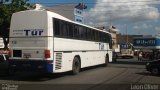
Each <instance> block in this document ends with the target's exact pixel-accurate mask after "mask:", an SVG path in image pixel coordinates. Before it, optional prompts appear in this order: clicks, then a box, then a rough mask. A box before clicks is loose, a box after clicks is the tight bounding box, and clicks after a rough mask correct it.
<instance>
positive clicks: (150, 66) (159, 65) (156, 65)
mask: <svg viewBox="0 0 160 90" xmlns="http://www.w3.org/2000/svg"><path fill="white" fill-rule="evenodd" d="M146 69H147V71H149V72H151V73H152V74H153V75H158V74H160V60H154V61H150V62H148V63H147V64H146Z"/></svg>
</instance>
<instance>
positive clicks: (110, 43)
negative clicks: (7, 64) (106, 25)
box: [108, 34, 112, 49]
mask: <svg viewBox="0 0 160 90" xmlns="http://www.w3.org/2000/svg"><path fill="white" fill-rule="evenodd" d="M108 39H109V48H110V49H112V37H111V35H110V34H108Z"/></svg>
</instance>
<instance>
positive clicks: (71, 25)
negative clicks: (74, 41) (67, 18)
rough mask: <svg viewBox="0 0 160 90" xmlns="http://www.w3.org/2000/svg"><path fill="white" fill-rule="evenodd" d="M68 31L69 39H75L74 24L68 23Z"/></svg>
mask: <svg viewBox="0 0 160 90" xmlns="http://www.w3.org/2000/svg"><path fill="white" fill-rule="evenodd" d="M68 29H69V37H70V38H73V24H72V23H68Z"/></svg>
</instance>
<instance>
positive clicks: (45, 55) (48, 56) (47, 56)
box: [44, 50, 51, 58]
mask: <svg viewBox="0 0 160 90" xmlns="http://www.w3.org/2000/svg"><path fill="white" fill-rule="evenodd" d="M44 57H45V58H50V57H51V53H50V50H45V51H44Z"/></svg>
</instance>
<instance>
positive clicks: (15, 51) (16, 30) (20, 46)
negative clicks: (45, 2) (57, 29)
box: [9, 10, 53, 72]
mask: <svg viewBox="0 0 160 90" xmlns="http://www.w3.org/2000/svg"><path fill="white" fill-rule="evenodd" d="M47 17H48V16H47V11H36V10H29V11H22V12H17V13H14V14H13V15H12V19H11V27H10V42H9V45H10V52H11V56H10V68H11V69H12V70H14V71H40V72H41V71H42V72H46V71H47V72H53V65H52V63H53V56H52V55H53V49H52V48H50V46H51V45H53V44H52V43H53V41H52V40H53V38H51V36H52V33H51V32H49V28H48V27H49V25H48V18H47ZM50 31H53V30H50Z"/></svg>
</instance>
